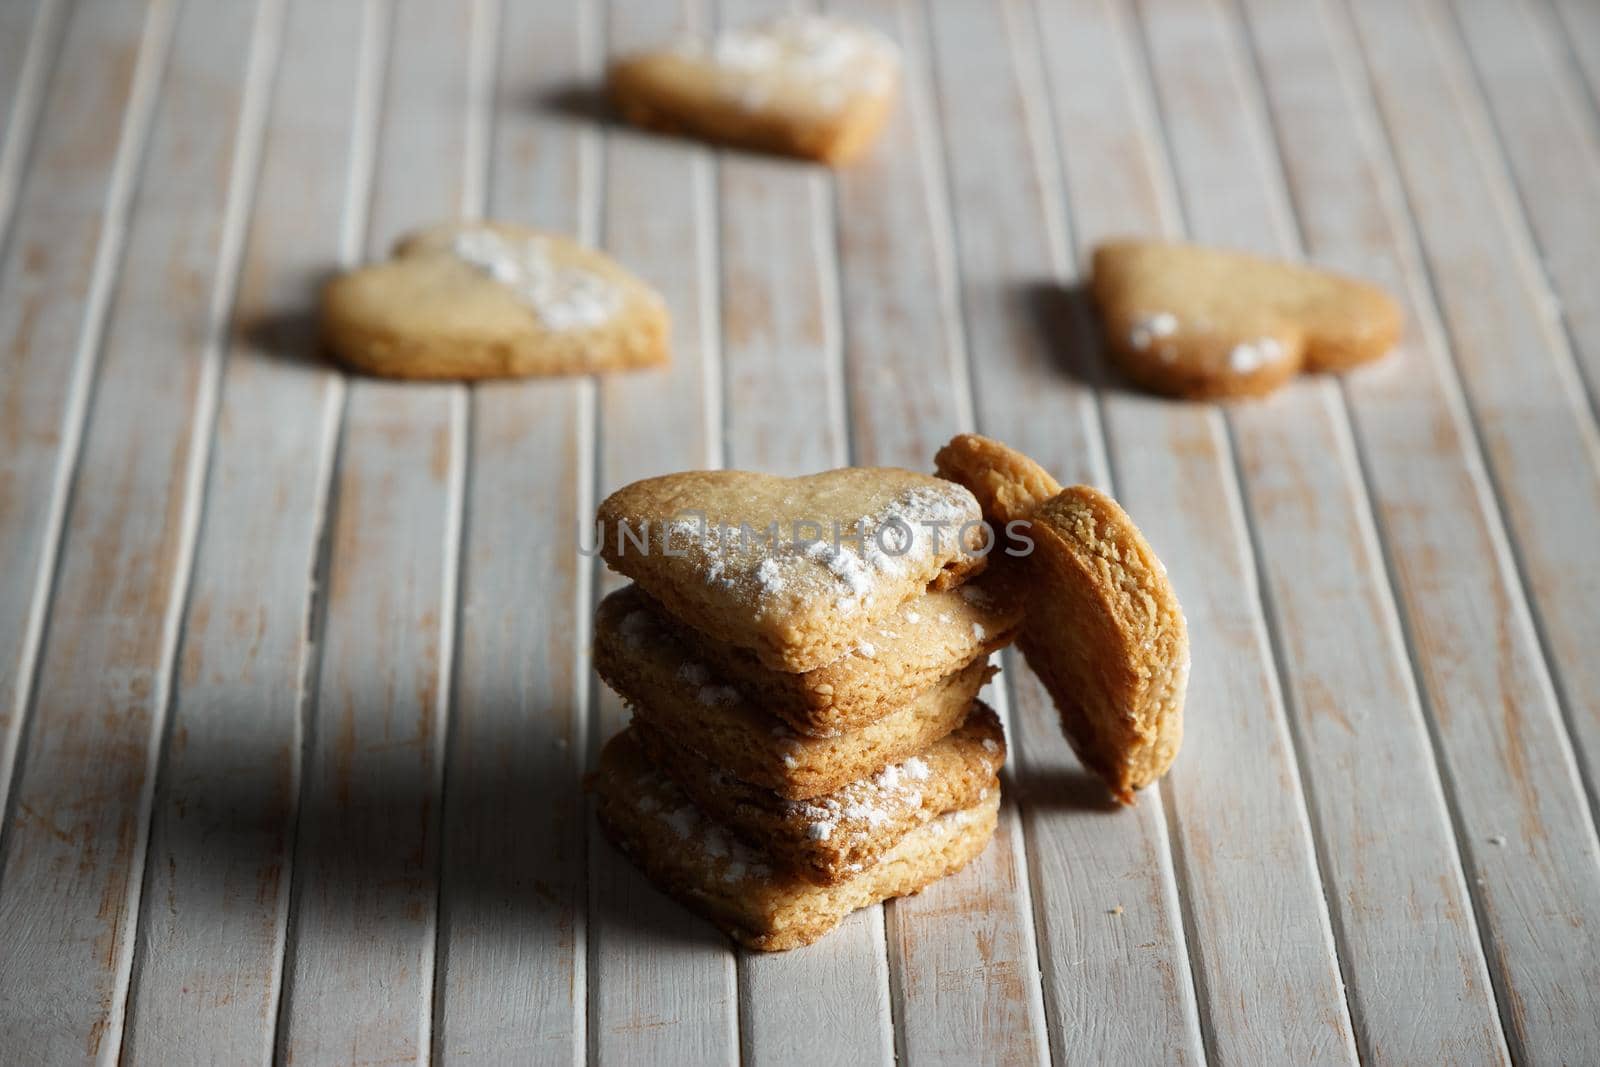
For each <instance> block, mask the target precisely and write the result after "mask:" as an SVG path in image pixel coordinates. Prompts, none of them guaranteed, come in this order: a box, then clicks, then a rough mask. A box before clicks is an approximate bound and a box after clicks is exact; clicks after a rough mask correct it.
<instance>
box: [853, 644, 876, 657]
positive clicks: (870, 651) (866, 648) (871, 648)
mask: <svg viewBox="0 0 1600 1067" xmlns="http://www.w3.org/2000/svg"><path fill="white" fill-rule="evenodd" d="M856 651H857V652H859V653H860V654H861V655H863V656H865V657H867V658H868V659H872V658H873V657H874V656H876V655H877V654H878V646H877V645H875V644H873V643H872V642H871V641H863V642H861V644H860V645H858V646H856Z"/></svg>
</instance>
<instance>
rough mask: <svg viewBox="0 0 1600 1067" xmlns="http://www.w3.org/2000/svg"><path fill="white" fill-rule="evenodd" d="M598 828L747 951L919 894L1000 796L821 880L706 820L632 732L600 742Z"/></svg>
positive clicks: (785, 944)
mask: <svg viewBox="0 0 1600 1067" xmlns="http://www.w3.org/2000/svg"><path fill="white" fill-rule="evenodd" d="M589 788H590V789H591V790H592V791H593V793H594V795H595V799H596V804H595V808H596V812H597V814H598V815H599V819H600V826H601V829H602V830H604V831H605V834H606V836H607V837H608V838H610V840H611V841H612V843H613V844H615V845H616V846H617V848H618V849H619V850H620V851H621V852H622V853H623V854H624V855H626V856H627V857H629V858H630V859H631V860H633V862H634V863H636V864H637V865H638V866H639V867H640V868H642V869H643V871H644V873H645V874H646V875H647V876H648V877H649V878H650V880H651V881H653V882H655V883H656V884H657V885H658V886H660V887H661V888H663V889H665V890H666V891H667V892H668V893H670V894H672V895H673V896H674V897H676V898H677V899H678V900H679V901H681V902H682V903H683V904H685V905H686V906H688V907H689V908H691V909H693V910H695V911H698V912H700V913H701V914H703V915H705V916H706V917H707V918H709V919H710V920H711V921H712V922H714V923H716V924H717V925H718V926H719V927H721V928H722V929H723V930H724V931H725V932H726V933H727V934H728V935H729V936H730V937H732V938H733V939H734V940H735V941H737V942H738V943H740V944H741V945H744V946H745V947H746V948H751V949H758V950H761V951H779V950H783V949H790V948H798V947H799V946H801V945H809V944H811V943H812V942H813V941H816V940H817V939H818V938H820V937H822V936H823V935H824V934H826V933H827V932H828V931H830V930H832V929H833V928H834V927H835V926H837V925H839V923H840V922H841V921H842V920H843V919H844V918H845V916H847V915H849V914H850V913H851V912H852V911H855V910H856V909H857V908H864V907H867V906H869V905H872V904H876V903H878V902H880V901H883V900H888V899H890V898H892V897H900V896H908V895H910V894H912V893H917V892H920V891H921V890H922V889H923V888H925V887H926V886H927V885H928V884H930V883H931V882H934V881H937V880H938V879H940V878H943V877H945V876H946V875H949V874H953V873H955V872H956V871H958V870H960V869H961V868H962V867H963V866H965V865H966V863H967V862H968V861H970V860H971V859H972V858H973V857H974V856H976V855H978V854H979V853H980V852H982V851H983V849H984V846H985V845H987V844H988V843H989V839H990V838H991V837H993V836H994V829H995V823H996V819H997V817H998V812H999V804H1000V794H999V791H998V790H991V791H990V793H989V796H988V798H987V799H984V800H981V801H979V802H977V803H976V804H974V805H971V806H969V807H965V808H961V809H958V810H955V811H951V812H949V813H947V814H944V815H941V816H939V817H937V818H935V819H933V820H931V821H929V822H927V823H924V824H923V825H921V826H919V827H917V828H915V829H913V830H911V831H910V832H908V833H906V834H905V835H904V836H903V837H901V838H900V840H899V841H898V842H896V843H895V845H894V846H893V847H892V848H891V849H890V850H889V851H888V852H886V853H885V854H884V855H883V856H881V857H880V858H879V860H878V862H877V863H876V864H874V865H873V866H872V867H870V868H868V869H865V870H863V871H862V872H861V873H859V874H857V875H856V876H855V877H853V878H850V879H847V880H846V881H843V882H840V883H838V884H836V885H830V886H821V885H817V884H815V883H814V882H810V881H808V880H806V879H805V878H802V877H801V876H799V875H798V874H794V873H792V872H790V871H786V870H783V869H781V868H778V867H776V866H775V865H773V863H772V862H771V860H770V859H769V858H768V857H767V855H766V854H765V853H764V852H761V851H758V850H756V849H753V848H750V847H749V846H747V845H745V844H743V843H742V842H741V841H739V839H738V838H737V837H735V836H734V835H733V834H732V833H730V832H729V831H728V830H727V829H726V828H725V827H724V826H722V825H721V824H720V823H717V822H715V821H714V820H712V819H710V818H708V817H707V816H705V815H704V814H702V813H701V811H700V810H699V809H698V808H696V807H695V806H694V805H693V804H692V803H690V801H689V798H688V797H687V796H686V795H685V794H684V793H683V791H682V790H681V789H679V788H678V786H677V785H676V784H675V783H674V782H673V781H672V780H671V779H669V778H668V777H667V776H665V775H664V774H662V773H661V772H660V771H659V770H657V769H656V767H655V766H654V765H653V764H652V763H651V762H650V760H649V759H648V758H647V757H646V755H645V753H644V752H643V750H642V749H641V748H640V746H639V744H638V742H637V739H636V738H635V737H634V736H633V733H632V731H631V730H625V731H623V732H622V733H620V734H618V735H617V736H616V737H614V738H612V739H611V741H609V742H607V744H606V746H605V749H604V750H603V751H602V752H601V754H600V763H599V767H598V769H597V770H596V771H595V773H594V775H593V776H591V778H590V781H589Z"/></svg>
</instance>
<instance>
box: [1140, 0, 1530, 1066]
mask: <svg viewBox="0 0 1600 1067" xmlns="http://www.w3.org/2000/svg"><path fill="white" fill-rule="evenodd" d="M1145 11H1146V14H1147V21H1146V25H1147V29H1148V35H1149V37H1150V39H1151V48H1152V64H1151V65H1152V70H1153V71H1155V75H1156V80H1157V82H1158V84H1159V85H1160V86H1161V88H1162V89H1163V90H1164V92H1163V99H1164V104H1165V107H1164V115H1165V118H1166V126H1167V129H1168V130H1169V133H1170V136H1171V138H1172V142H1173V146H1174V149H1175V150H1174V152H1173V160H1174V164H1175V166H1176V169H1177V172H1178V174H1179V176H1180V177H1181V179H1182V185H1181V192H1182V194H1183V197H1184V202H1185V204H1186V205H1187V209H1188V210H1187V215H1188V219H1189V223H1190V232H1191V233H1192V234H1193V235H1194V236H1195V237H1196V238H1198V239H1200V240H1203V241H1208V242H1211V243H1217V244H1231V245H1235V246H1239V247H1245V248H1249V249H1252V250H1255V251H1258V252H1261V253H1263V254H1267V255H1284V254H1295V253H1298V252H1299V249H1298V248H1295V247H1294V245H1295V244H1296V242H1295V241H1294V239H1293V229H1292V225H1293V224H1292V220H1291V218H1290V215H1291V211H1290V208H1289V205H1288V201H1287V198H1286V195H1285V190H1284V188H1283V185H1282V183H1281V182H1280V181H1277V180H1275V179H1276V177H1277V176H1278V175H1279V174H1281V170H1280V169H1279V166H1278V163H1277V160H1275V159H1272V158H1270V148H1269V147H1268V146H1269V143H1270V139H1269V135H1268V134H1267V132H1266V131H1265V130H1264V128H1263V125H1264V123H1263V119H1262V116H1261V113H1260V97H1259V95H1258V94H1257V93H1252V92H1251V91H1250V90H1249V89H1247V88H1246V85H1245V81H1244V68H1243V64H1244V63H1245V62H1247V61H1248V57H1247V56H1245V55H1243V54H1241V45H1240V42H1239V41H1238V40H1237V38H1236V36H1235V33H1234V29H1233V27H1231V26H1230V25H1229V24H1228V23H1227V22H1226V21H1225V20H1224V19H1223V17H1222V12H1221V11H1220V10H1219V9H1218V8H1216V7H1214V6H1211V5H1176V4H1172V3H1165V2H1162V3H1150V4H1148V5H1147V6H1146V8H1145ZM1311 28H1312V30H1314V29H1315V24H1314V23H1313V24H1312V27H1311ZM1197 54H1205V55H1208V56H1211V57H1212V61H1211V62H1209V63H1205V64H1198V65H1196V64H1181V63H1178V62H1177V61H1176V59H1177V57H1179V56H1190V55H1197ZM1323 136H1327V133H1326V130H1324V131H1323ZM1359 143H1360V142H1359V141H1358V140H1357V139H1355V138H1354V137H1353V136H1352V137H1351V138H1350V140H1349V141H1348V142H1346V143H1345V144H1344V145H1342V146H1340V148H1341V150H1343V151H1347V152H1348V151H1350V149H1351V148H1352V147H1357V148H1359ZM1228 418H1229V421H1230V423H1231V426H1232V432H1233V439H1234V445H1235V449H1236V452H1237V454H1238V457H1239V463H1240V467H1241V471H1242V478H1243V484H1244V489H1245V499H1246V504H1247V506H1248V509H1249V514H1250V517H1251V522H1252V527H1253V530H1254V535H1255V544H1256V550H1257V553H1258V558H1259V560H1260V565H1261V569H1262V576H1263V578H1264V579H1265V581H1266V587H1267V595H1268V597H1269V600H1270V603H1271V606H1272V615H1273V622H1274V623H1275V626H1276V631H1277V649H1278V655H1279V659H1280V663H1281V669H1282V671H1283V675H1284V679H1285V684H1286V687H1287V690H1288V697H1289V699H1288V701H1287V704H1288V708H1289V711H1290V714H1291V715H1292V716H1293V720H1294V722H1295V724H1296V726H1297V727H1298V731H1297V733H1298V740H1299V743H1300V744H1299V758H1300V764H1301V768H1302V771H1303V773H1304V774H1305V775H1306V778H1307V781H1306V792H1307V799H1308V801H1309V802H1310V804H1311V808H1312V815H1313V825H1314V827H1315V828H1316V831H1317V837H1318V840H1319V844H1320V853H1321V860H1322V867H1323V876H1324V879H1325V882H1326V886H1327V898H1328V901H1329V905H1330V908H1331V911H1332V913H1333V918H1334V927H1335V933H1336V936H1337V938H1338V944H1339V946H1340V948H1341V956H1342V963H1343V976H1344V978H1345V981H1346V983H1347V990H1346V992H1347V996H1348V998H1349V1000H1350V1003H1351V1011H1352V1014H1353V1015H1354V1023H1355V1029H1356V1040H1357V1044H1358V1047H1359V1048H1360V1050H1361V1053H1362V1057H1363V1059H1367V1060H1375V1059H1389V1060H1398V1061H1401V1062H1404V1061H1406V1060H1409V1059H1412V1058H1415V1057H1417V1056H1426V1057H1435V1056H1436V1057H1439V1058H1442V1059H1445V1060H1456V1061H1462V1062H1488V1061H1491V1060H1493V1059H1496V1058H1499V1059H1503V1058H1504V1055H1505V1050H1504V1045H1503V1040H1502V1038H1501V1035H1500V1033H1499V1031H1498V1027H1497V1026H1496V1025H1495V1023H1496V1019H1495V1013H1494V1005H1493V1002H1492V999H1491V996H1490V993H1489V989H1488V981H1487V979H1488V975H1487V972H1486V970H1485V967H1484V962H1483V957H1482V953H1481V951H1480V949H1479V945H1478V938H1477V932H1476V930H1475V929H1474V927H1473V923H1472V916H1471V909H1470V906H1469V904H1468V894H1467V888H1466V884H1465V880H1464V878H1463V876H1462V873H1461V866H1460V859H1459V856H1458V854H1457V850H1456V846H1455V840H1454V835H1453V830H1452V827H1451V824H1450V820H1449V815H1448V812H1447V810H1446V806H1445V802H1444V796H1443V793H1442V791H1441V787H1440V783H1439V780H1438V777H1437V775H1436V774H1432V773H1428V772H1429V771H1431V770H1432V768H1433V766H1434V756H1433V752H1432V749H1431V747H1430V744H1429V739H1428V735H1427V730H1426V725H1425V723H1424V721H1423V718H1422V713H1421V707H1420V704H1419V701H1418V699H1417V695H1416V691H1415V689H1414V687H1413V681H1412V678H1411V672H1410V665H1409V662H1408V659H1407V654H1406V650H1405V646H1404V643H1403V640H1402V638H1401V635H1400V631H1399V628H1398V625H1397V621H1398V620H1397V617H1396V615H1395V611H1394V605H1393V602H1392V598H1391V594H1390V591H1389V588H1388V581H1387V578H1386V575H1385V572H1384V567H1383V558H1382V555H1381V551H1380V549H1379V547H1378V545H1377V543H1376V541H1375V539H1374V536H1373V529H1374V527H1373V524H1372V515H1371V512H1370V510H1369V506H1368V499H1367V491H1366V487H1365V485H1364V482H1363V478H1362V475H1361V473H1360V469H1359V463H1358V460H1357V457H1356V454H1355V451H1354V449H1353V447H1352V443H1351V439H1350V433H1349V424H1348V421H1347V416H1346V412H1345V409H1344V405H1343V401H1342V397H1341V393H1340V391H1339V388H1338V386H1337V384H1336V383H1335V382H1334V380H1332V379H1322V380H1316V379H1309V378H1308V379H1302V380H1300V381H1298V382H1293V383H1290V385H1289V386H1287V387H1286V388H1284V389H1283V390H1281V391H1280V392H1279V393H1277V394H1275V395H1274V396H1273V397H1272V398H1271V399H1270V400H1269V401H1266V402H1263V403H1255V404H1241V405H1237V406H1235V407H1233V408H1232V409H1230V411H1229V413H1228ZM1418 768H1424V769H1425V770H1424V772H1423V773H1417V769H1418ZM1397 811H1404V812H1407V813H1408V817H1407V818H1406V819H1405V820H1404V821H1403V822H1399V823H1397V822H1396V820H1395V819H1394V814H1393V813H1394V812H1397ZM1419 913H1421V914H1429V915H1437V916H1439V917H1440V919H1439V921H1437V922H1434V923H1418V922H1416V921H1415V916H1416V915H1417V914H1419Z"/></svg>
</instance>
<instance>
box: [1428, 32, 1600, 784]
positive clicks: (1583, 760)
mask: <svg viewBox="0 0 1600 1067" xmlns="http://www.w3.org/2000/svg"><path fill="white" fill-rule="evenodd" d="M1457 11H1458V14H1459V19H1460V29H1461V31H1462V33H1463V35H1464V37H1465V39H1466V42H1467V44H1468V46H1469V47H1470V49H1471V54H1472V58H1473V61H1474V63H1475V64H1476V66H1477V70H1478V74H1479V79H1478V84H1479V89H1480V90H1481V92H1482V94H1483V97H1484V99H1485V100H1486V101H1487V103H1488V105H1489V108H1490V113H1491V115H1492V116H1493V118H1494V121H1495V126H1496V131H1497V134H1498V142H1499V144H1498V147H1499V148H1500V150H1501V154H1502V156H1503V157H1504V159H1505V160H1506V163H1507V164H1508V166H1509V169H1510V173H1511V175H1512V177H1513V178H1514V179H1515V181H1516V185H1517V188H1518V191H1519V193H1520V200H1521V203H1520V205H1519V206H1520V210H1521V213H1522V215H1523V217H1524V219H1525V220H1526V222H1527V223H1528V224H1529V225H1530V226H1531V228H1532V232H1533V236H1534V239H1535V241H1536V244H1537V247H1538V253H1539V257H1540V260H1541V261H1542V264H1543V268H1544V269H1543V272H1542V277H1539V278H1535V279H1530V281H1529V283H1528V284H1529V286H1530V287H1531V288H1532V290H1533V292H1534V296H1535V298H1536V299H1545V300H1548V301H1549V303H1548V304H1547V305H1546V306H1545V307H1544V308H1542V309H1541V310H1543V311H1544V312H1545V314H1546V315H1547V316H1548V317H1549V318H1550V319H1551V320H1553V321H1554V324H1555V325H1556V328H1557V329H1558V330H1559V329H1560V328H1561V326H1563V325H1564V327H1565V330H1566V334H1567V338H1568V340H1569V341H1570V343H1571V345H1572V349H1573V355H1574V356H1575V357H1576V359H1577V363H1578V369H1579V373H1580V375H1581V376H1582V377H1583V378H1585V379H1586V382H1585V384H1586V386H1587V391H1588V398H1589V403H1590V404H1591V405H1595V404H1597V403H1600V286H1597V285H1595V279H1594V257H1595V249H1596V248H1600V213H1597V212H1596V210H1595V205H1596V204H1600V125H1597V124H1595V123H1594V122H1593V121H1592V118H1593V117H1592V116H1591V115H1590V114H1589V113H1588V111H1587V109H1586V107H1585V104H1584V102H1583V101H1582V99H1581V94H1582V89H1581V87H1580V86H1575V85H1572V84H1571V83H1570V82H1568V81H1566V80H1564V79H1563V78H1562V77H1561V75H1563V74H1564V73H1566V71H1565V68H1564V67H1563V66H1562V64H1561V63H1560V62H1559V57H1558V55H1557V51H1556V49H1557V45H1556V42H1555V40H1553V39H1552V37H1551V36H1550V34H1551V33H1553V32H1557V30H1556V27H1553V26H1552V25H1550V24H1549V22H1547V21H1545V20H1543V19H1538V20H1536V19H1533V18H1530V17H1528V16H1529V14H1530V13H1529V12H1527V11H1525V10H1523V7H1522V5H1515V4H1485V3H1468V4H1459V5H1458V6H1457ZM1539 13H1540V14H1548V13H1547V12H1546V11H1544V9H1542V8H1541V9H1539ZM1546 285H1549V286H1550V287H1551V288H1552V289H1553V290H1554V292H1553V293H1548V292H1547V291H1546V289H1545V286H1546ZM1566 387H1567V388H1568V389H1574V390H1575V389H1577V388H1579V386H1578V385H1577V383H1575V382H1568V383H1566ZM1588 532H1589V535H1590V536H1589V537H1588V539H1587V540H1588V542H1589V544H1590V547H1591V548H1592V546H1593V543H1594V541H1595V540H1596V537H1595V536H1594V535H1595V530H1594V529H1593V528H1590V529H1589V531H1588ZM1569 558H1570V557H1569ZM1531 577H1532V578H1533V585H1534V593H1535V603H1534V608H1535V610H1536V611H1537V612H1538V613H1539V616H1540V621H1541V623H1542V624H1543V637H1544V640H1545V642H1546V645H1547V647H1548V650H1549V655H1550V657H1551V659H1552V660H1553V661H1554V664H1553V665H1554V668H1555V672H1556V681H1557V684H1558V686H1559V689H1560V691H1561V695H1562V697H1563V699H1564V700H1565V703H1566V706H1567V713H1568V716H1569V721H1570V725H1571V729H1572V731H1573V741H1574V742H1575V744H1576V746H1577V749H1578V756H1579V760H1580V766H1581V767H1582V768H1583V770H1584V773H1585V776H1586V779H1587V782H1588V785H1589V793H1590V797H1591V800H1593V799H1594V798H1595V790H1596V783H1597V782H1600V662H1597V658H1596V657H1595V656H1594V654H1593V649H1594V646H1595V642H1596V641H1600V613H1596V611H1595V610H1594V605H1595V600H1596V597H1600V576H1597V575H1596V573H1595V567H1594V566H1592V565H1589V566H1585V567H1583V568H1582V569H1581V570H1580V571H1579V572H1577V573H1575V574H1569V575H1565V576H1562V578H1561V579H1560V580H1559V581H1556V580H1553V578H1554V576H1553V575H1540V576H1531Z"/></svg>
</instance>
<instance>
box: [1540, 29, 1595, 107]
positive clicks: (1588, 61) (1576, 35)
mask: <svg viewBox="0 0 1600 1067" xmlns="http://www.w3.org/2000/svg"><path fill="white" fill-rule="evenodd" d="M1548 3H1549V4H1550V6H1551V8H1552V9H1553V10H1554V11H1555V12H1556V14H1557V15H1558V16H1559V18H1560V20H1561V27H1562V30H1563V33H1562V38H1563V40H1564V41H1565V43H1566V46H1567V47H1568V48H1569V49H1571V52H1572V59H1573V61H1574V62H1575V63H1576V64H1577V66H1578V68H1579V69H1580V71H1581V72H1582V74H1583V77H1584V80H1585V81H1586V82H1587V83H1588V89H1589V102H1590V105H1591V106H1592V107H1594V109H1595V112H1596V118H1597V119H1600V6H1596V5H1595V4H1594V3H1593V2H1592V0H1548Z"/></svg>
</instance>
